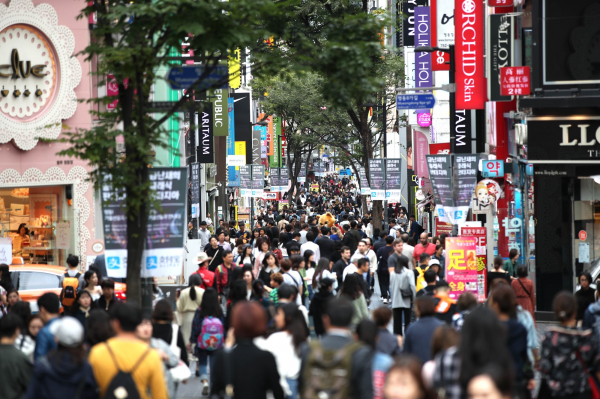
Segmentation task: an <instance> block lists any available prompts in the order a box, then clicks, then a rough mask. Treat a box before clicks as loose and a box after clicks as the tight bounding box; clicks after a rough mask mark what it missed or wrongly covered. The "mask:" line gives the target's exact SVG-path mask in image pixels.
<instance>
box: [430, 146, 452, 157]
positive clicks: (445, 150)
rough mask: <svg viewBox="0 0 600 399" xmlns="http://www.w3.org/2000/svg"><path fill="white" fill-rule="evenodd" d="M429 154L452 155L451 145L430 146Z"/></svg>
mask: <svg viewBox="0 0 600 399" xmlns="http://www.w3.org/2000/svg"><path fill="white" fill-rule="evenodd" d="M429 153H430V154H431V155H437V154H450V143H440V144H429Z"/></svg>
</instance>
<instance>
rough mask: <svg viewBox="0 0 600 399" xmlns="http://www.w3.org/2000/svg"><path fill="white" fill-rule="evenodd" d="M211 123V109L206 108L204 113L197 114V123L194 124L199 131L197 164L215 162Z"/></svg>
mask: <svg viewBox="0 0 600 399" xmlns="http://www.w3.org/2000/svg"><path fill="white" fill-rule="evenodd" d="M212 121H213V118H212V107H208V106H206V107H205V108H204V111H202V112H200V113H198V123H197V124H196V126H198V129H199V130H200V133H199V137H200V143H198V163H214V162H215V150H214V144H213V122H212Z"/></svg>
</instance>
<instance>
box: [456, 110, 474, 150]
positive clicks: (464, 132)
mask: <svg viewBox="0 0 600 399" xmlns="http://www.w3.org/2000/svg"><path fill="white" fill-rule="evenodd" d="M454 115H455V117H454V126H450V141H452V140H454V143H455V144H454V147H455V149H454V152H455V153H459V154H470V153H471V152H472V140H473V132H474V131H475V130H476V128H475V120H476V115H475V111H473V110H464V109H456V110H455V111H454Z"/></svg>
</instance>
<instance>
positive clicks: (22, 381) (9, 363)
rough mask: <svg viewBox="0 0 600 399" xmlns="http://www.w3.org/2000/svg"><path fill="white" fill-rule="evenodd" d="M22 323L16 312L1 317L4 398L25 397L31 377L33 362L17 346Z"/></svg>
mask: <svg viewBox="0 0 600 399" xmlns="http://www.w3.org/2000/svg"><path fill="white" fill-rule="evenodd" d="M20 325H21V320H20V319H19V316H17V315H16V314H12V313H8V314H6V315H5V316H4V317H2V319H0V370H1V372H0V397H1V398H3V399H5V398H6V399H21V398H23V396H24V394H25V392H26V390H27V387H28V386H29V381H30V379H31V374H32V364H31V362H30V361H29V359H28V358H27V356H25V355H24V354H23V353H21V351H19V349H17V348H15V341H16V340H17V338H18V337H19V335H20V333H21V329H20V327H19V326H20Z"/></svg>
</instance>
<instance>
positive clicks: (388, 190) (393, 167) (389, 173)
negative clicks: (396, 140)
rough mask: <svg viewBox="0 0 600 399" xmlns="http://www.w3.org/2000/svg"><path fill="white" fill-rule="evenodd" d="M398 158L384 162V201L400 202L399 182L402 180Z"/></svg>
mask: <svg viewBox="0 0 600 399" xmlns="http://www.w3.org/2000/svg"><path fill="white" fill-rule="evenodd" d="M401 171H402V169H401V168H400V158H391V159H386V160H385V178H386V180H385V199H386V200H387V201H391V202H399V201H400V189H401V186H400V182H401V179H402V173H401Z"/></svg>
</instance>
